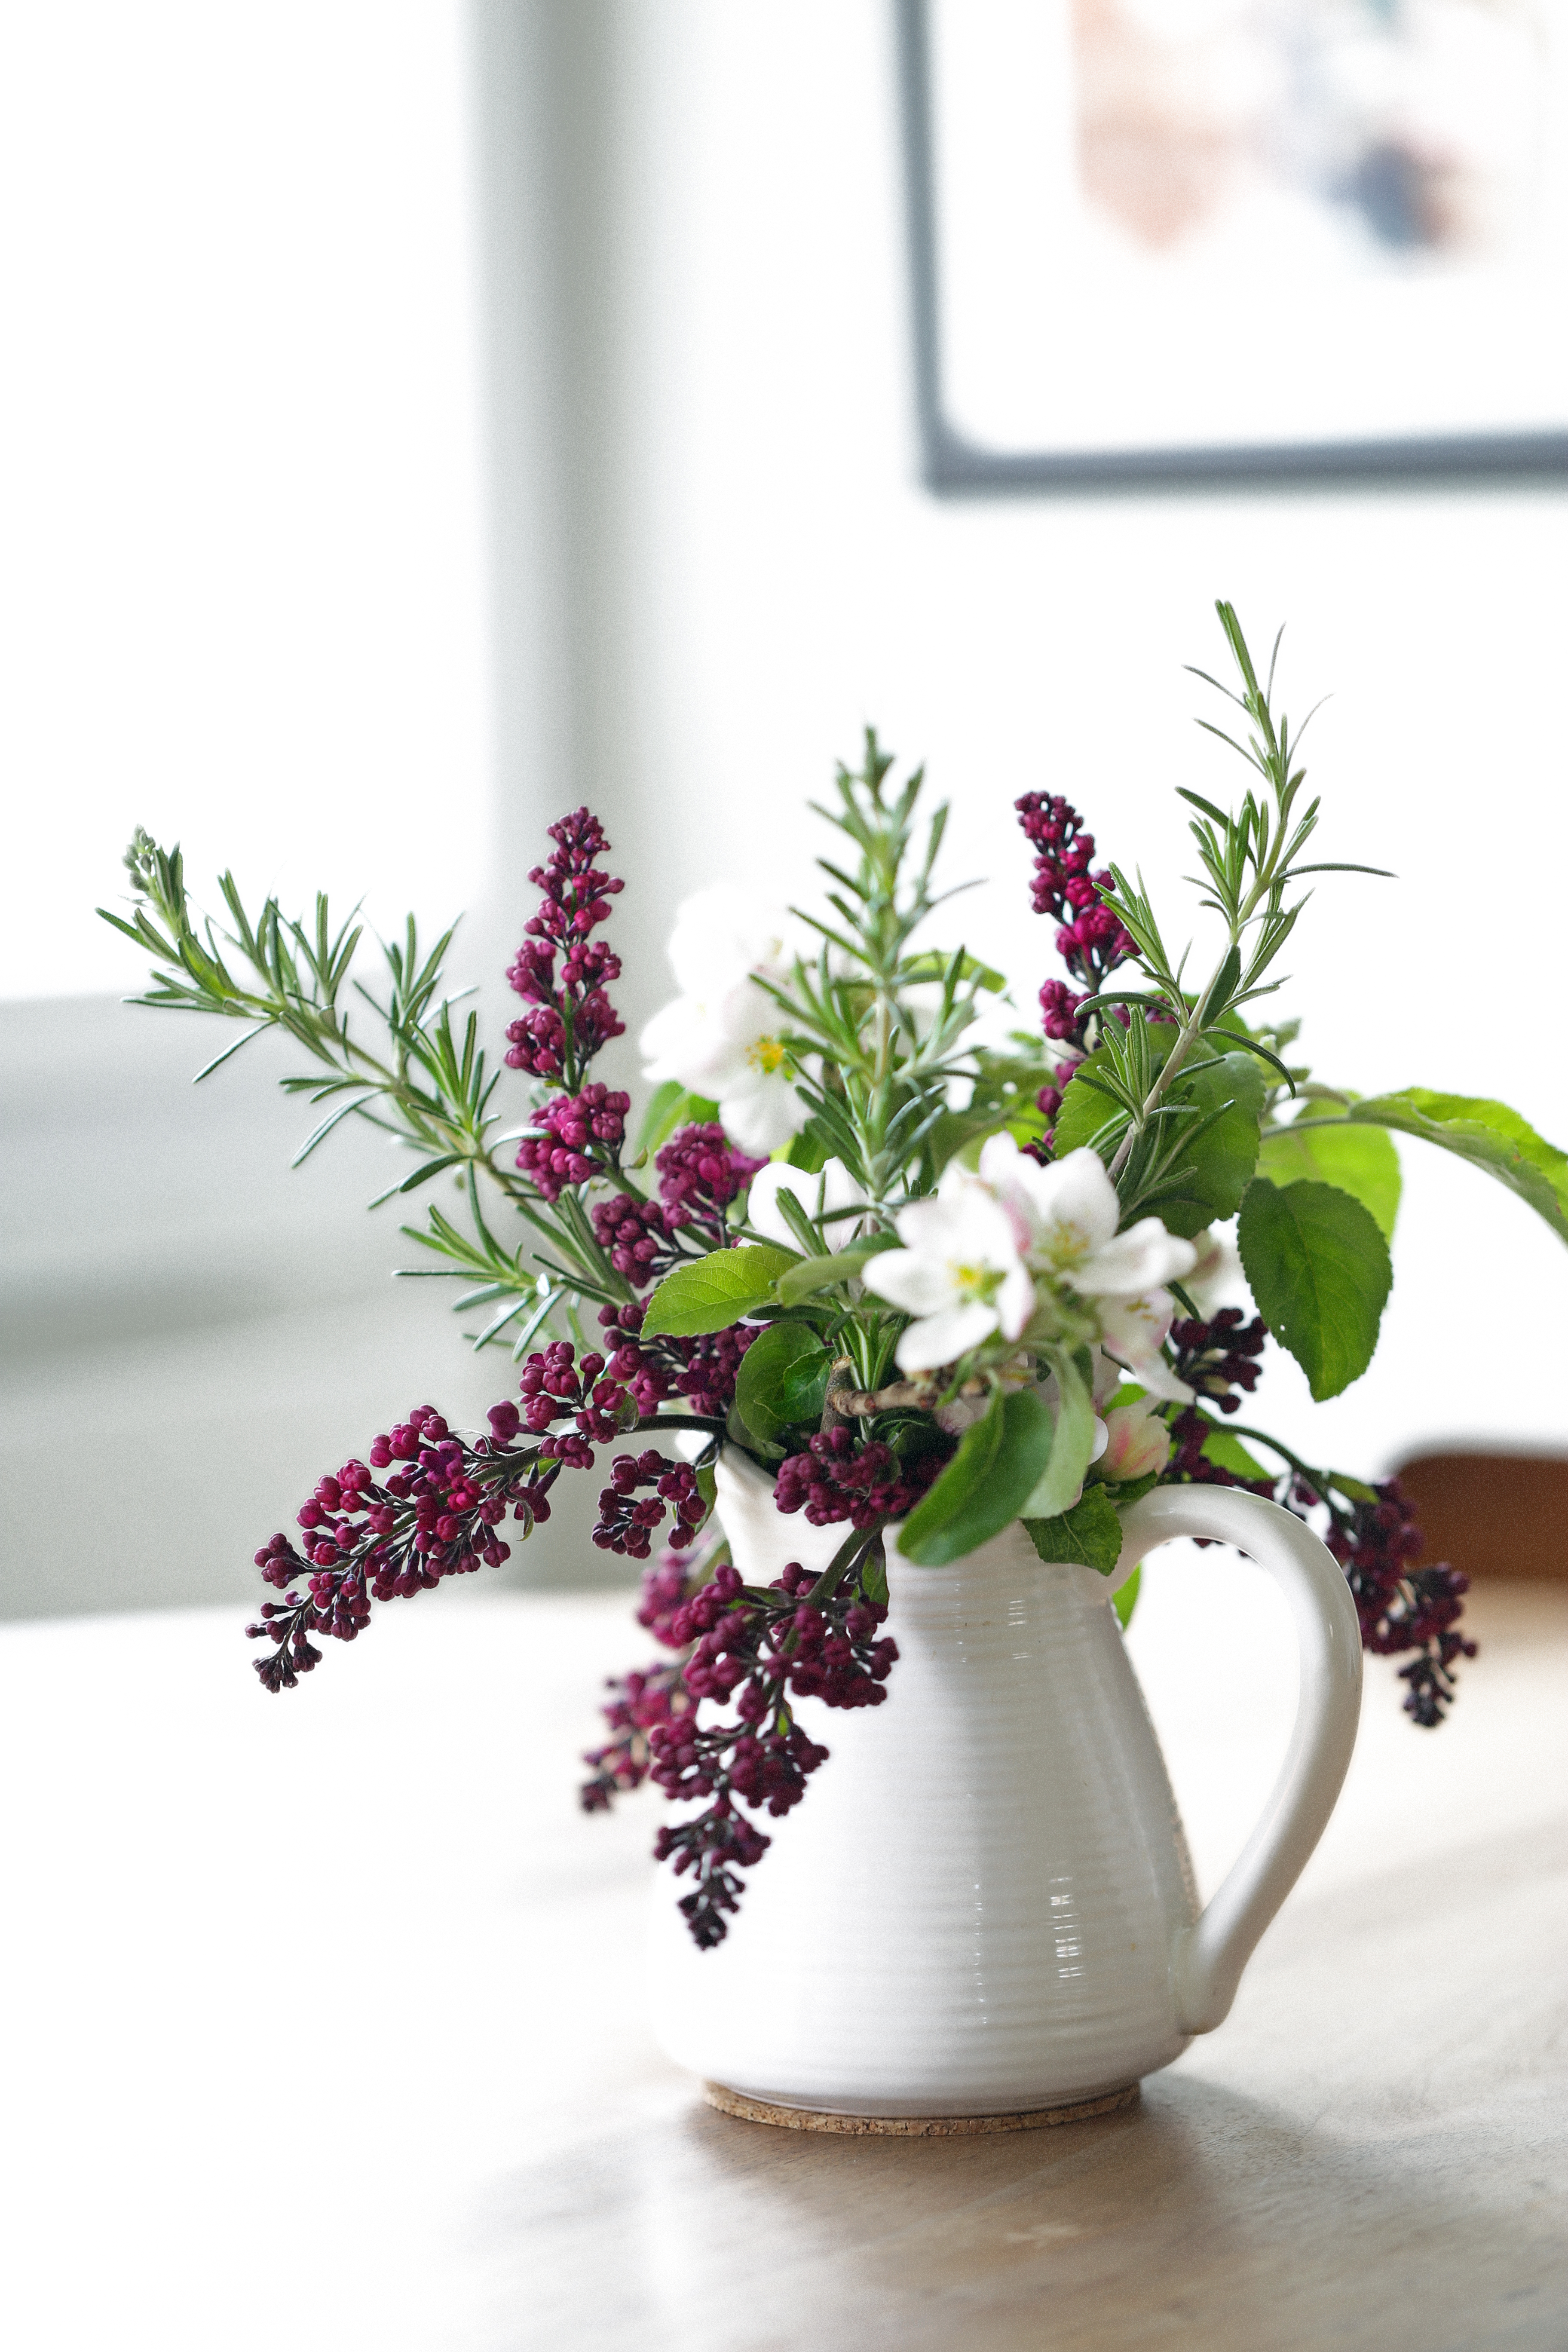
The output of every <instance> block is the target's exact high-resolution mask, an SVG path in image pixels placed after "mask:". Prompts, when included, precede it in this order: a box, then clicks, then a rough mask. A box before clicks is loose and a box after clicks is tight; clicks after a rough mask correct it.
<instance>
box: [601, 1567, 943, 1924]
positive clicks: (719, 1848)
mask: <svg viewBox="0 0 1568 2352" xmlns="http://www.w3.org/2000/svg"><path fill="white" fill-rule="evenodd" d="M874 1549H876V1547H875V1544H874V1543H873V1544H868V1546H866V1547H865V1548H864V1549H863V1550H862V1552H861V1555H860V1557H859V1558H858V1559H857V1560H856V1561H854V1562H853V1564H852V1565H850V1566H849V1567H847V1568H845V1569H843V1570H838V1571H837V1572H836V1571H835V1570H834V1569H829V1570H826V1572H825V1574H823V1575H822V1576H819V1577H816V1578H815V1579H814V1578H813V1577H812V1576H811V1575H810V1574H809V1572H808V1571H807V1570H805V1569H804V1568H801V1567H800V1566H798V1565H795V1564H792V1565H791V1566H790V1567H788V1568H786V1569H785V1570H784V1574H783V1575H782V1576H780V1577H779V1578H777V1579H776V1580H775V1581H774V1582H773V1584H771V1585H769V1586H768V1587H767V1588H766V1589H765V1590H763V1591H759V1590H757V1589H756V1588H754V1587H752V1586H748V1585H745V1584H743V1583H742V1580H741V1578H740V1576H739V1575H738V1573H737V1572H736V1570H734V1568H733V1567H731V1565H730V1564H729V1562H728V1561H727V1560H720V1562H719V1564H718V1565H717V1566H715V1567H714V1569H713V1572H712V1574H711V1575H710V1577H709V1579H708V1580H707V1581H706V1582H700V1581H699V1580H698V1577H697V1576H694V1575H692V1574H691V1573H690V1572H689V1571H688V1570H685V1569H683V1568H682V1566H681V1565H680V1563H679V1561H675V1560H673V1559H670V1558H669V1557H668V1555H667V1556H666V1558H665V1559H661V1561H660V1562H659V1564H658V1568H656V1569H654V1570H651V1571H650V1572H649V1574H648V1575H647V1578H646V1579H645V1581H644V1598H643V1606H642V1608H641V1610H640V1611H639V1612H638V1615H639V1618H640V1620H641V1622H643V1623H644V1624H646V1625H647V1626H649V1627H650V1629H651V1630H652V1631H653V1632H654V1633H656V1634H657V1635H658V1639H659V1640H660V1641H661V1642H663V1643H665V1644H666V1646H667V1647H668V1648H671V1649H679V1650H681V1651H684V1652H685V1656H684V1658H683V1660H682V1662H681V1664H679V1667H678V1668H676V1669H675V1670H674V1673H673V1675H672V1673H671V1671H670V1670H669V1669H667V1668H658V1667H655V1668H653V1669H651V1670H650V1671H649V1672H648V1673H646V1674H642V1675H628V1676H626V1679H625V1681H623V1682H620V1683H616V1684H612V1685H611V1691H612V1694H613V1695H612V1697H611V1699H610V1702H609V1704H608V1705H607V1706H606V1707H605V1717H606V1719H607V1721H608V1724H609V1727H610V1730H611V1734H612V1737H611V1739H610V1741H609V1742H608V1743H607V1745H606V1746H605V1747H604V1748H596V1749H595V1750H594V1751H593V1753H592V1754H591V1755H590V1756H589V1757H588V1759H586V1760H587V1762H588V1763H589V1765H590V1766H591V1768H592V1770H593V1778H592V1779H591V1780H589V1781H588V1783H587V1785H586V1786H585V1787H584V1791H583V1802H584V1806H585V1807H586V1808H587V1809H588V1810H589V1811H602V1810H603V1809H604V1807H605V1806H606V1805H607V1804H608V1803H609V1802H610V1801H611V1799H612V1797H613V1796H614V1795H616V1793H617V1792H618V1791H619V1790H622V1789H624V1788H634V1787H636V1786H637V1783H638V1781H640V1780H643V1779H645V1778H646V1779H647V1780H652V1781H653V1782H654V1784H655V1786H656V1787H658V1788H659V1789H662V1790H663V1791H664V1793H665V1795H666V1796H667V1797H668V1799H670V1801H672V1802H674V1803H678V1804H686V1803H689V1802H691V1801H700V1800H703V1799H707V1800H710V1802H709V1803H708V1804H707V1806H706V1808H705V1810H704V1811H702V1812H700V1813H698V1814H695V1815H693V1816H690V1817H689V1818H688V1819H687V1820H685V1821H683V1822H678V1823H673V1824H667V1825H666V1826H665V1827H664V1828H662V1829H661V1830H660V1831H659V1833H658V1842H657V1843H656V1845H655V1848H654V1855H655V1859H656V1860H657V1861H659V1862H668V1863H672V1864H674V1867H675V1870H676V1873H677V1874H678V1875H679V1876H682V1877H684V1876H688V1875H689V1878H690V1881H691V1885H690V1889H689V1892H688V1893H687V1894H686V1895H684V1896H683V1897H682V1898H681V1904H680V1908H681V1911H682V1913H683V1915H684V1916H685V1918H686V1923H687V1926H688V1927H689V1929H690V1932H691V1935H692V1937H693V1939H694V1940H695V1942H696V1943H697V1944H698V1945H699V1946H700V1947H701V1948H704V1949H707V1948H710V1947H711V1946H712V1945H715V1944H718V1943H721V1941H722V1940H723V1938H724V1936H725V1934H726V1933H727V1927H726V1918H727V1916H728V1915H730V1914H732V1913H733V1912H735V1911H736V1910H738V1909H739V1907H740V1897H741V1892H742V1881H741V1878H740V1875H739V1874H740V1872H741V1871H742V1870H747V1869H750V1868H752V1866H753V1865H754V1864H756V1863H758V1862H760V1861H761V1860H762V1857H763V1854H764V1853H766V1851H767V1849H768V1845H769V1843H770V1840H769V1839H768V1837H767V1836H766V1834H765V1833H764V1832H763V1831H762V1830H760V1829H759V1828H757V1827H756V1825H755V1824H754V1823H753V1822H750V1821H748V1820H747V1819H746V1816H745V1814H744V1813H743V1812H742V1811H740V1810H739V1807H740V1806H741V1805H745V1806H747V1807H749V1808H750V1809H751V1810H752V1811H756V1812H762V1811H765V1812H767V1813H769V1814H771V1815H772V1816H773V1818H774V1819H777V1818H778V1817H779V1816H781V1815H783V1814H784V1813H787V1812H789V1811H791V1809H792V1808H793V1807H794V1806H795V1805H797V1804H798V1803H799V1802H800V1800H801V1798H802V1797H803V1796H804V1795H805V1788H806V1782H807V1780H809V1778H810V1776H811V1775H812V1773H813V1772H815V1771H816V1770H817V1769H818V1768H819V1767H820V1766H821V1765H823V1764H825V1763H826V1761H827V1753H828V1751H827V1749H826V1748H824V1747H822V1746H820V1745H819V1744H818V1743H817V1742H816V1741H815V1740H814V1739H812V1738H810V1736H809V1734H808V1733H807V1732H806V1731H805V1728H804V1727H803V1726H802V1725H801V1724H800V1723H799V1722H797V1721H796V1719H795V1707H794V1702H795V1701H797V1700H800V1699H805V1698H814V1699H819V1700H820V1701H821V1702H822V1704H823V1705H824V1706H828V1707H837V1708H843V1707H862V1706H880V1704H881V1703H882V1701H883V1699H884V1698H885V1697H886V1696H887V1690H886V1684H887V1680H888V1676H889V1674H890V1672H891V1671H892V1667H893V1664H894V1661H895V1660H896V1658H897V1656H898V1649H897V1646H896V1644H895V1643H892V1642H891V1641H889V1639H888V1638H887V1637H886V1636H885V1635H882V1634H881V1633H879V1628H880V1627H881V1625H882V1624H883V1622H885V1620H886V1617H887V1611H886V1609H885V1608H884V1607H883V1606H882V1605H881V1604H880V1603H879V1602H877V1601H870V1600H868V1598H867V1597H866V1593H865V1591H864V1589H863V1585H862V1574H863V1570H864V1565H865V1562H866V1560H867V1559H868V1558H869V1556H870V1553H871V1552H872V1550H874ZM705 1704H709V1705H714V1706H721V1707H728V1708H730V1710H731V1714H732V1717H733V1720H729V1721H721V1722H704V1721H703V1720H702V1718H701V1709H702V1707H703V1706H704V1705H705Z"/></svg>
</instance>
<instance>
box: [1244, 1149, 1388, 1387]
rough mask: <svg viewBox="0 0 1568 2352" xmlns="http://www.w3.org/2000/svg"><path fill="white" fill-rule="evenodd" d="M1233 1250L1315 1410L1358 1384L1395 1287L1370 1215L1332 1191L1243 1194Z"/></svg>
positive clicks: (1266, 1188) (1264, 1189)
mask: <svg viewBox="0 0 1568 2352" xmlns="http://www.w3.org/2000/svg"><path fill="white" fill-rule="evenodd" d="M1237 1247H1238V1248H1239V1250H1240V1252H1241V1263H1242V1265H1243V1267H1244V1268H1245V1270H1246V1274H1247V1283H1248V1286H1250V1288H1251V1291H1252V1295H1253V1297H1254V1298H1255V1299H1256V1300H1257V1301H1258V1312H1259V1313H1260V1314H1261V1315H1262V1317H1263V1319H1264V1321H1265V1322H1266V1323H1267V1324H1268V1328H1269V1329H1270V1330H1271V1331H1272V1332H1273V1334H1274V1336H1275V1338H1276V1339H1278V1340H1279V1343H1280V1345H1281V1347H1284V1348H1288V1349H1289V1351H1290V1353H1291V1355H1293V1356H1294V1357H1295V1359H1296V1361H1297V1362H1298V1363H1299V1364H1300V1367H1301V1369H1302V1370H1303V1371H1304V1372H1305V1373H1306V1375H1307V1381H1308V1385H1309V1386H1310V1389H1311V1391H1312V1394H1313V1396H1314V1397H1315V1398H1316V1399H1317V1400H1318V1402H1319V1403H1320V1404H1321V1402H1323V1400H1324V1399H1325V1398H1326V1397H1331V1396H1338V1395H1339V1394H1340V1392H1341V1391H1342V1390H1343V1389H1348V1388H1349V1386H1350V1384H1351V1382H1352V1381H1357V1380H1359V1379H1360V1378H1361V1376H1362V1374H1363V1372H1364V1371H1365V1370H1366V1368H1367V1366H1368V1364H1370V1363H1371V1361H1372V1359H1373V1350H1374V1349H1376V1346H1377V1333H1378V1326H1379V1323H1380V1322H1381V1320H1382V1318H1383V1309H1384V1302H1385V1301H1386V1299H1387V1297H1388V1293H1389V1289H1390V1287H1391V1286H1392V1284H1393V1281H1394V1269H1393V1267H1392V1266H1391V1265H1390V1264H1389V1258H1388V1244H1387V1243H1386V1242H1385V1241H1384V1238H1383V1234H1382V1233H1381V1232H1380V1231H1379V1229H1378V1225H1377V1222H1376V1220H1375V1218H1374V1217H1373V1214H1372V1213H1371V1211H1370V1210H1369V1209H1366V1208H1363V1205H1362V1203H1361V1202H1359V1201H1356V1200H1352V1197H1351V1195H1350V1194H1349V1193H1348V1192H1341V1191H1339V1189H1338V1188H1337V1186H1335V1185H1332V1184H1314V1183H1300V1184H1289V1185H1286V1186H1285V1187H1284V1188H1283V1189H1281V1188H1280V1187H1279V1185H1277V1184H1271V1183H1270V1182H1269V1181H1268V1178H1267V1177H1266V1176H1258V1177H1255V1178H1254V1179H1253V1181H1252V1182H1251V1183H1250V1184H1249V1185H1248V1186H1247V1198H1246V1199H1245V1200H1244V1201H1243V1202H1242V1204H1241V1219H1240V1223H1239V1224H1238V1225H1237Z"/></svg>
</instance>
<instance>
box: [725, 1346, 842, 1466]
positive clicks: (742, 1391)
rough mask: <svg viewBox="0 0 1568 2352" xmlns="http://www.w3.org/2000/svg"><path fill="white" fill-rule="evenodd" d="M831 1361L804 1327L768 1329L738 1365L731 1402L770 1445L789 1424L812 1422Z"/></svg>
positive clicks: (819, 1408)
mask: <svg viewBox="0 0 1568 2352" xmlns="http://www.w3.org/2000/svg"><path fill="white" fill-rule="evenodd" d="M832 1360H833V1359H832V1355H831V1353H830V1352H829V1350H828V1349H826V1348H825V1347H824V1346H823V1344H822V1342H821V1340H820V1339H818V1338H817V1336H816V1332H815V1331H814V1330H812V1328H810V1326H809V1325H808V1324H805V1323H770V1324H769V1326H768V1328H767V1329H766V1330H765V1331H762V1332H759V1333H758V1335H757V1337H756V1338H755V1339H753V1340H752V1344H751V1346H750V1347H749V1348H748V1349H747V1350H746V1352H745V1354H744V1355H743V1356H742V1359H741V1370H740V1376H739V1378H738V1379H737V1381H736V1382H735V1402H736V1403H737V1405H738V1406H739V1407H740V1410H741V1418H742V1420H743V1421H744V1423H745V1424H746V1426H747V1428H748V1429H750V1430H752V1431H754V1432H755V1433H756V1435H757V1436H758V1437H760V1438H763V1440H764V1441H766V1442H769V1443H771V1442H772V1441H773V1439H775V1438H777V1437H779V1436H781V1435H782V1433H784V1430H786V1429H788V1428H790V1427H791V1426H792V1425H793V1424H794V1423H797V1422H803V1421H810V1422H816V1421H818V1420H820V1418H821V1415H822V1402H823V1399H824V1397H825V1396H826V1393H827V1373H828V1367H829V1365H830V1364H831V1363H832Z"/></svg>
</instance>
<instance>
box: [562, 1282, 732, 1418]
mask: <svg viewBox="0 0 1568 2352" xmlns="http://www.w3.org/2000/svg"><path fill="white" fill-rule="evenodd" d="M646 1314H647V1306H646V1303H645V1302H644V1301H642V1300H640V1299H639V1300H637V1302H636V1303H634V1304H628V1305H626V1306H624V1307H621V1306H612V1307H600V1309H599V1325H600V1328H601V1329H602V1330H603V1331H604V1333H605V1345H606V1347H613V1348H614V1349H616V1354H615V1356H614V1358H613V1359H612V1360H613V1362H614V1363H615V1364H616V1366H617V1367H620V1366H622V1365H626V1366H628V1367H631V1368H632V1369H630V1370H628V1371H627V1373H626V1379H627V1381H628V1384H629V1388H630V1392H631V1394H632V1396H633V1398H634V1399H635V1401H636V1402H637V1409H638V1411H639V1412H644V1413H649V1412H656V1411H657V1410H658V1406H659V1404H660V1403H661V1402H663V1401H664V1399H665V1398H666V1397H668V1396H671V1395H674V1396H679V1397H684V1399H685V1400H686V1408H687V1410H688V1411H689V1412H694V1413H698V1414H700V1416H701V1417H702V1418H703V1419H704V1420H706V1421H722V1420H723V1419H724V1417H725V1415H726V1414H727V1413H728V1412H729V1410H730V1407H731V1405H732V1404H733V1403H734V1402H735V1381H736V1380H737V1378H738V1377H739V1374H740V1370H741V1359H742V1356H743V1355H744V1354H745V1352H746V1350H747V1349H748V1348H749V1347H750V1346H751V1344H752V1340H753V1339H755V1338H756V1337H757V1333H758V1330H759V1329H760V1328H761V1326H760V1325H752V1324H748V1323H736V1324H731V1326H730V1327H729V1328H728V1329H727V1330H723V1331H709V1332H705V1333H703V1335H702V1336H701V1337H700V1339H672V1338H670V1337H669V1336H668V1334H666V1333H663V1332H661V1333H659V1334H658V1336H657V1337H656V1338H654V1339H643V1338H642V1336H641V1333H642V1325H643V1317H644V1316H645V1315H646Z"/></svg>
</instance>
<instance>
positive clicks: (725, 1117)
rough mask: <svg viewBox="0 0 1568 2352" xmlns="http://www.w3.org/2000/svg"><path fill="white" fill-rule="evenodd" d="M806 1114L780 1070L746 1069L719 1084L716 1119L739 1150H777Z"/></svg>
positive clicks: (793, 1132)
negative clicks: (717, 1117) (738, 1146)
mask: <svg viewBox="0 0 1568 2352" xmlns="http://www.w3.org/2000/svg"><path fill="white" fill-rule="evenodd" d="M810 1116H811V1114H810V1112H809V1111H808V1110H807V1109H806V1108H805V1104H804V1103H803V1102H802V1101H801V1099H800V1097H799V1096H798V1095H797V1094H796V1093H795V1081H794V1080H793V1079H792V1078H791V1077H789V1076H787V1074H786V1073H785V1072H784V1071H783V1070H756V1069H746V1070H743V1071H742V1073H741V1074H740V1075H739V1076H736V1077H733V1078H731V1079H729V1080H727V1081H726V1082H725V1083H724V1084H723V1085H722V1086H721V1088H720V1092H719V1118H720V1123H721V1126H722V1128H723V1129H724V1132H725V1134H726V1135H727V1136H728V1137H729V1138H730V1139H731V1142H732V1143H738V1144H739V1145H740V1147H741V1149H742V1151H750V1152H764V1153H765V1152H769V1151H777V1150H779V1148H780V1146H781V1145H783V1144H785V1143H787V1142H788V1141H789V1139H790V1138H791V1136H792V1135H798V1134H799V1133H800V1130H801V1129H802V1128H803V1127H804V1126H805V1122H806V1120H807V1119H808V1118H810Z"/></svg>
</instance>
